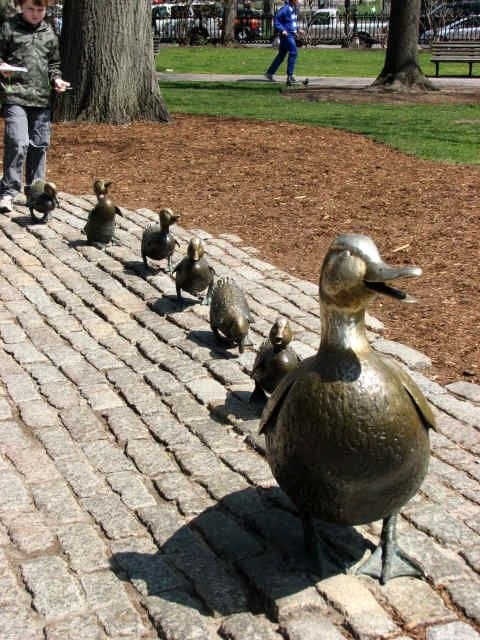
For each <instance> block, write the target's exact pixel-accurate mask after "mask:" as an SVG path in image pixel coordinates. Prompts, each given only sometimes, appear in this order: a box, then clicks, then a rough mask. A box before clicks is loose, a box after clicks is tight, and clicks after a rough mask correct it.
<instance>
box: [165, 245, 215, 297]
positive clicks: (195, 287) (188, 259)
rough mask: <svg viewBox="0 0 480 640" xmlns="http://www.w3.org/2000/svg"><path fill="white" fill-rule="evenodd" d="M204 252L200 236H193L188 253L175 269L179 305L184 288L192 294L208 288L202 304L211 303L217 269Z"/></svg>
mask: <svg viewBox="0 0 480 640" xmlns="http://www.w3.org/2000/svg"><path fill="white" fill-rule="evenodd" d="M204 254H205V249H204V247H203V243H202V241H201V240H200V238H197V237H193V238H191V239H190V242H189V243H188V247H187V255H186V256H185V257H184V258H183V259H182V260H181V261H180V262H179V263H178V264H177V266H176V267H175V269H174V270H173V274H174V275H175V286H176V289H177V300H178V304H179V305H181V304H182V303H183V300H182V289H183V290H184V291H187V292H188V293H191V294H192V295H198V294H200V293H201V292H202V291H205V290H207V292H206V294H205V295H204V296H203V298H202V302H201V304H210V301H211V299H212V289H213V280H214V276H215V270H214V269H213V267H211V266H210V265H209V264H208V262H207V259H206V258H205V255H204Z"/></svg>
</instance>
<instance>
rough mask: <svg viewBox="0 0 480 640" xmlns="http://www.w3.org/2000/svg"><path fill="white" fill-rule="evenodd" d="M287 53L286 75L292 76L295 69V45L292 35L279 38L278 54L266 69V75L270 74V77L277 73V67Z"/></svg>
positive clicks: (296, 53)
mask: <svg viewBox="0 0 480 640" xmlns="http://www.w3.org/2000/svg"><path fill="white" fill-rule="evenodd" d="M287 53H288V60H287V75H289V76H293V71H294V69H295V62H296V60H297V55H298V52H297V43H296V42H295V36H294V35H288V36H280V44H279V45H278V53H277V55H276V56H275V58H274V59H273V62H272V64H271V65H270V66H269V67H268V69H267V73H271V74H272V76H273V75H274V74H275V73H276V72H277V69H278V67H279V66H280V65H281V64H282V62H283V61H284V60H285V56H286V55H287Z"/></svg>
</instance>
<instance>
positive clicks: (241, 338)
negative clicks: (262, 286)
mask: <svg viewBox="0 0 480 640" xmlns="http://www.w3.org/2000/svg"><path fill="white" fill-rule="evenodd" d="M251 322H252V315H251V313H250V308H249V306H248V303H247V299H246V298H245V294H244V293H243V291H242V289H241V288H240V287H239V285H238V284H237V283H236V282H235V280H233V279H232V278H229V277H228V276H227V277H224V278H220V279H219V280H217V281H216V283H215V285H214V287H213V291H212V300H211V302H210V327H211V329H212V331H213V334H214V336H215V338H216V340H217V342H219V343H220V344H223V345H227V346H234V345H238V350H239V351H240V353H243V351H244V349H245V346H246V345H247V344H250V342H249V340H248V330H249V328H250V323H251Z"/></svg>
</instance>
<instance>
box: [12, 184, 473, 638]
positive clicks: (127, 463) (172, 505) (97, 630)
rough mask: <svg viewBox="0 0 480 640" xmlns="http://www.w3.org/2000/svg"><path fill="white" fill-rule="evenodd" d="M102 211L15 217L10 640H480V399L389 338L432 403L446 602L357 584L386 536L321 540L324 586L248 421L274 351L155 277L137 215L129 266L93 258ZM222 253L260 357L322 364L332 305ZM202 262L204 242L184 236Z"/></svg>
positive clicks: (124, 241) (421, 529) (322, 531)
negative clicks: (214, 322)
mask: <svg viewBox="0 0 480 640" xmlns="http://www.w3.org/2000/svg"><path fill="white" fill-rule="evenodd" d="M91 206H92V199H91V198H90V197H86V198H77V197H73V196H70V195H68V194H61V206H60V207H59V208H58V209H57V211H56V212H55V214H54V217H53V219H52V220H51V221H50V222H49V223H48V224H47V225H40V224H37V225H33V224H31V223H30V218H29V216H28V212H27V210H26V209H25V208H24V207H22V206H20V205H18V206H17V207H16V210H15V211H14V212H13V213H12V214H9V215H3V216H1V217H0V226H1V229H2V232H1V233H0V343H1V350H0V638H2V639H3V640H30V639H31V640H33V639H35V640H36V639H47V640H70V639H71V640H79V639H81V640H93V639H99V640H100V639H110V638H112V639H120V638H123V639H131V640H138V639H143V638H146V639H149V640H153V639H154V638H162V639H168V640H211V639H214V638H217V639H218V638H224V639H230V640H275V639H276V640H282V639H284V640H285V639H287V640H313V639H319V640H320V639H321V640H341V639H342V638H347V639H353V638H355V639H358V640H366V639H374V638H396V639H398V640H400V639H401V640H406V639H407V638H411V639H417V640H420V639H421V640H424V639H426V640H453V639H455V640H474V639H476V640H479V639H480V633H479V631H478V630H479V625H480V579H479V571H480V545H479V540H480V518H479V513H480V511H479V502H480V483H479V480H480V464H479V458H478V454H479V453H480V437H479V434H480V388H479V387H478V386H475V385H472V384H468V383H465V382H458V383H456V384H451V385H449V386H448V387H447V388H444V387H441V386H439V385H438V384H436V383H435V382H433V381H431V380H430V379H429V378H428V358H426V357H425V356H424V355H423V354H420V353H418V352H416V351H414V350H412V349H409V348H408V347H406V346H404V345H400V344H397V343H393V342H389V341H387V340H385V339H384V338H382V327H381V325H380V323H379V322H378V321H376V320H375V319H373V318H370V319H369V329H370V331H371V338H372V341H373V342H374V345H375V348H377V349H378V350H380V351H382V352H384V353H390V354H391V355H393V356H394V357H396V358H397V359H399V360H400V361H402V362H403V363H404V364H405V365H406V366H407V367H408V368H409V370H410V372H411V375H412V376H413V377H414V379H415V380H416V381H417V383H418V384H419V385H420V386H421V388H422V389H423V391H424V392H425V394H426V396H427V397H428V399H429V400H430V402H431V403H432V405H433V407H434V409H435V412H436V415H437V418H438V430H437V431H436V432H434V433H432V437H431V442H432V460H431V465H430V471H429V475H428V477H427V479H426V481H425V483H424V484H423V486H422V489H421V491H420V492H419V493H418V495H417V496H416V497H415V498H414V499H413V500H412V501H411V502H409V503H408V504H407V505H406V506H405V508H404V509H403V511H402V517H401V518H400V519H399V535H400V538H401V543H402V545H403V547H404V548H405V549H406V550H407V551H408V552H409V553H410V554H411V555H412V556H414V557H415V558H416V559H417V560H418V561H419V562H420V563H421V565H422V566H423V568H424V570H425V572H426V575H427V578H428V579H427V581H421V580H416V579H410V578H400V579H395V580H392V581H390V582H389V583H388V584H387V585H386V586H383V587H382V586H380V585H379V584H378V583H377V582H376V581H374V580H372V579H370V578H368V577H356V576H353V575H352V574H351V573H349V568H350V567H351V566H352V565H353V564H354V563H356V562H357V561H358V560H359V559H360V557H361V556H362V555H363V554H364V552H365V551H367V550H368V549H369V548H371V545H372V542H376V541H377V539H378V533H379V529H380V524H379V523H374V524H372V525H369V526H365V527H358V528H356V529H353V528H347V527H344V528H340V527H338V528H336V527H327V526H321V525H320V524H319V525H318V532H319V535H320V536H321V540H322V544H323V547H324V551H325V552H326V553H327V556H328V559H329V563H330V564H329V566H330V569H329V573H328V575H326V576H324V577H323V579H321V580H320V579H319V578H318V577H316V576H315V575H313V574H311V573H309V572H308V564H307V562H306V559H305V558H304V557H303V543H302V532H301V526H300V523H299V519H298V517H297V515H296V513H295V509H294V508H293V506H292V505H291V504H290V503H289V501H288V500H287V499H286V497H285V496H284V495H283V494H282V492H281V491H280V490H279V489H278V487H277V486H276V484H275V481H274V480H273V478H272V476H271V473H270V470H269V467H268V465H267V463H266V461H265V459H264V456H263V440H262V438H259V437H258V435H257V431H258V416H257V415H256V414H255V413H254V411H253V409H252V407H251V406H250V405H249V404H248V397H249V394H250V392H251V390H252V388H253V385H252V382H251V380H250V378H249V375H248V372H249V370H250V368H251V366H252V363H253V359H254V356H255V350H254V349H251V350H249V351H247V352H246V353H244V354H243V355H242V356H240V357H239V355H238V351H237V350H230V351H229V350H225V349H222V348H219V347H217V346H216V345H215V343H214V342H213V339H212V334H211V332H210V328H209V323H208V309H207V308H205V307H202V306H201V305H199V304H189V305H187V307H186V308H185V310H183V311H179V310H178V309H177V308H176V305H175V288H174V285H173V282H172V280H171V279H170V278H169V277H168V276H167V275H166V274H165V273H164V272H163V270H162V271H160V272H158V273H155V274H152V275H149V276H148V277H147V278H144V277H143V268H142V264H141V259H140V257H139V256H140V249H139V247H140V237H141V234H142V231H143V229H144V228H145V226H146V225H147V224H148V223H150V222H152V221H156V219H157V216H156V214H154V213H153V212H151V211H148V210H138V211H126V210H124V217H123V218H120V219H119V221H118V233H117V235H118V239H119V241H120V244H119V245H118V246H114V245H112V246H110V247H108V248H107V249H106V250H105V251H100V250H98V249H96V248H94V247H90V246H88V245H86V244H85V240H84V236H82V235H81V233H80V230H81V229H82V227H83V226H84V224H85V220H86V217H87V213H88V210H89V209H90V208H91ZM197 233H198V235H200V236H201V237H202V238H204V239H205V243H206V249H207V255H208V259H209V262H210V263H211V264H212V266H214V268H215V269H216V271H217V274H219V275H227V274H229V275H234V276H235V278H236V279H237V281H238V282H239V284H241V286H242V287H243V288H244V290H245V291H246V293H247V296H248V300H249V303H250V306H251V309H252V312H253V314H254V317H255V324H254V325H253V330H252V331H251V337H252V339H253V342H254V345H258V344H260V342H261V341H262V340H263V339H264V337H265V336H266V335H267V334H268V332H269V329H270V327H271V325H272V323H273V321H274V319H275V317H276V316H277V315H279V314H283V315H285V316H287V317H288V318H289V319H290V322H291V324H292V327H293V329H294V332H295V341H294V343H293V346H294V348H295V349H296V350H297V352H298V353H299V355H301V356H302V357H304V356H307V355H310V354H312V353H314V351H315V350H316V348H317V346H318V342H319V315H318V305H317V288H316V286H315V285H314V284H311V283H308V282H305V281H300V280H297V279H295V278H293V277H291V276H290V275H288V274H287V273H284V272H281V271H278V270H277V269H275V268H274V267H273V266H271V265H269V264H267V263H265V262H263V261H262V260H261V256H258V255H257V254H256V253H255V251H254V250H253V249H252V248H249V247H246V246H242V242H241V240H240V239H239V238H237V237H233V236H220V237H211V236H210V235H208V234H206V233H203V232H202V231H200V230H199V231H198V232H197ZM176 234H177V237H178V238H179V241H180V244H181V247H180V249H179V251H178V254H177V255H176V256H175V258H176V259H179V258H180V257H181V256H182V255H183V254H184V251H185V247H186V243H187V241H188V240H189V238H190V236H191V233H187V232H186V231H185V230H183V229H182V228H177V230H176Z"/></svg>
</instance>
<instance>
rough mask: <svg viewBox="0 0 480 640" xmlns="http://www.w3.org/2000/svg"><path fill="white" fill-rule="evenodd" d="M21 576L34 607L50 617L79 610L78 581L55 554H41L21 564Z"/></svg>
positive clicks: (80, 597) (81, 599) (80, 604)
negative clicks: (28, 590)
mask: <svg viewBox="0 0 480 640" xmlns="http://www.w3.org/2000/svg"><path fill="white" fill-rule="evenodd" d="M21 569H22V575H23V579H24V580H25V582H26V584H27V586H28V588H29V589H30V591H31V592H32V594H33V604H34V607H35V609H36V610H37V611H38V612H39V613H41V614H42V615H44V616H45V619H46V620H52V619H54V618H58V617H60V616H65V615H68V614H71V613H78V612H80V611H81V610H82V609H83V608H84V606H85V601H84V597H83V593H82V589H81V587H80V584H79V583H78V580H77V579H76V578H75V577H74V576H73V575H71V574H70V572H69V570H68V565H67V564H66V562H65V561H64V560H62V559H61V558H59V557H58V556H43V557H39V558H35V559H33V560H27V561H26V562H24V563H23V564H22V565H21Z"/></svg>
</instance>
